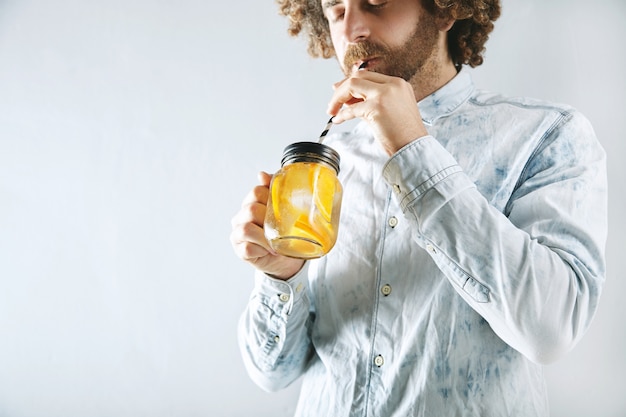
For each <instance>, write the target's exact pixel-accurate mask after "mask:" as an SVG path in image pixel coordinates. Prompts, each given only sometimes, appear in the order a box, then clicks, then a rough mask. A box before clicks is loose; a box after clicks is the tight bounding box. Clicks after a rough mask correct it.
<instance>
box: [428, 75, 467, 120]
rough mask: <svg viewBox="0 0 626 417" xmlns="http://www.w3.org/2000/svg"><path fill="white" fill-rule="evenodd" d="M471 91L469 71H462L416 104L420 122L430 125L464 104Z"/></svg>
mask: <svg viewBox="0 0 626 417" xmlns="http://www.w3.org/2000/svg"><path fill="white" fill-rule="evenodd" d="M473 91H474V82H473V81H472V77H471V75H470V73H469V71H467V70H463V69H462V70H461V71H459V73H458V74H457V75H456V76H455V77H454V78H453V79H452V80H450V81H449V82H448V83H447V84H446V85H444V86H443V87H441V88H440V89H439V90H437V91H435V92H434V93H432V94H431V95H429V96H428V97H425V98H424V99H423V100H422V101H420V102H419V103H418V106H419V109H420V113H421V115H422V120H423V121H424V123H425V124H426V125H432V124H433V123H434V122H435V121H436V120H437V119H439V118H440V117H444V116H447V115H449V114H450V113H452V112H453V111H454V110H456V109H457V108H458V107H459V106H460V105H461V104H463V103H465V102H466V101H467V100H468V99H469V98H470V96H471V95H472V92H473Z"/></svg>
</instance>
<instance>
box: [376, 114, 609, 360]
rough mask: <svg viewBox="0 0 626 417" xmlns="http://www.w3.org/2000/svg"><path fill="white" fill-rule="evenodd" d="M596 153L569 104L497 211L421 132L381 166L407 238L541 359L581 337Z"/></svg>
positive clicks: (601, 193)
mask: <svg viewBox="0 0 626 417" xmlns="http://www.w3.org/2000/svg"><path fill="white" fill-rule="evenodd" d="M511 152H515V150H514V149H512V150H511ZM605 163H606V162H605V153H604V150H603V149H602V147H601V146H600V144H599V143H598V142H597V139H596V137H595V134H594V132H593V129H592V128H591V126H590V125H589V123H588V122H587V120H586V119H585V118H584V117H582V116H580V115H579V114H576V113H575V114H573V115H572V117H570V118H568V119H566V120H564V121H563V122H562V124H561V125H560V126H558V127H557V128H555V129H554V130H553V131H552V132H549V133H548V134H547V136H546V138H545V139H544V140H543V141H542V142H541V143H540V144H539V145H538V146H537V148H536V149H535V150H534V153H533V154H532V155H531V156H530V157H529V160H528V162H527V163H526V166H525V168H524V170H523V173H522V177H521V178H520V180H519V181H518V184H517V186H516V187H515V191H514V192H513V194H512V195H511V197H510V200H509V202H508V204H507V207H506V210H504V211H505V213H502V212H500V211H499V210H497V209H496V208H494V207H493V206H491V205H490V204H489V203H488V201H487V199H486V198H485V197H484V196H483V195H482V194H480V192H479V191H478V189H477V188H476V187H475V185H474V184H473V183H472V181H471V179H470V178H469V177H468V176H467V175H466V174H465V173H464V172H463V170H462V169H461V167H459V165H458V164H457V162H456V161H455V159H454V158H453V156H452V155H451V154H450V153H448V152H447V151H446V149H445V148H444V147H442V146H441V145H440V144H439V143H438V142H437V141H436V140H435V139H434V138H433V137H430V136H427V137H424V138H422V139H419V140H417V141H415V142H413V143H412V144H409V145H407V146H406V147H405V148H403V149H401V150H400V151H399V152H398V153H397V154H395V155H394V156H393V157H392V158H391V159H390V160H389V162H388V163H387V164H386V166H385V168H384V171H383V175H384V177H385V179H386V181H387V182H388V183H389V184H390V186H391V187H393V189H394V191H395V196H396V198H397V201H398V202H399V204H400V206H401V208H402V210H403V211H404V213H405V215H406V216H407V218H408V219H409V221H410V222H411V223H412V224H413V228H414V231H415V232H414V239H415V241H416V242H417V243H418V244H419V245H420V246H422V247H423V248H424V249H426V250H427V251H428V253H429V254H430V256H431V257H432V259H433V260H434V262H435V263H436V264H437V266H438V267H439V269H440V270H441V271H442V272H443V274H444V275H445V276H446V277H447V278H448V280H449V281H450V282H451V283H452V285H453V286H454V288H455V289H456V291H457V292H458V293H459V294H460V295H461V297H463V298H464V300H466V302H467V303H468V304H470V305H471V306H472V308H473V309H474V310H475V311H477V312H478V313H479V314H481V315H482V316H483V317H484V318H485V319H486V320H487V322H488V323H489V324H490V326H491V327H492V329H493V330H494V331H495V332H496V333H497V334H498V336H499V337H500V338H501V339H503V340H504V341H505V342H506V343H508V344H509V345H510V346H512V347H513V348H515V349H517V350H518V351H520V352H521V353H522V354H524V355H526V356H527V357H528V358H529V359H531V360H533V361H535V362H537V363H549V362H552V361H554V360H555V359H558V358H559V357H560V356H562V355H563V354H564V353H565V352H567V351H569V350H570V349H571V348H572V347H573V346H574V344H575V343H576V342H577V341H578V340H579V339H580V338H581V337H582V335H583V334H584V332H585V331H586V329H587V328H588V326H589V324H590V322H591V320H592V318H593V315H594V313H595V311H596V308H597V304H598V299H599V297H600V293H601V289H602V285H603V283H604V275H605V264H604V250H605V242H606V229H607V224H606V221H607V220H606V218H607V196H606V192H607V180H606V165H605Z"/></svg>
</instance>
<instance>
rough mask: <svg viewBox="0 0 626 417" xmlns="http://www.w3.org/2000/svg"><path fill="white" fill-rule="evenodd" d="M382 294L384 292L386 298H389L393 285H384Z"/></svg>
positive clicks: (381, 290)
mask: <svg viewBox="0 0 626 417" xmlns="http://www.w3.org/2000/svg"><path fill="white" fill-rule="evenodd" d="M380 292H382V293H383V295H384V296H385V297H386V296H388V295H389V294H391V285H389V284H385V285H383V287H382V288H381V289H380Z"/></svg>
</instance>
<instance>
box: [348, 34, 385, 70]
mask: <svg viewBox="0 0 626 417" xmlns="http://www.w3.org/2000/svg"><path fill="white" fill-rule="evenodd" d="M388 52H389V51H388V49H387V48H385V47H384V46H382V45H378V44H376V43H373V42H370V41H363V42H359V43H355V44H351V45H349V46H348V48H347V49H346V54H345V56H344V57H343V65H344V68H346V69H349V68H352V67H353V66H354V65H355V64H356V63H357V62H359V61H363V60H365V59H367V58H369V57H372V56H377V57H383V56H385V55H387V54H388Z"/></svg>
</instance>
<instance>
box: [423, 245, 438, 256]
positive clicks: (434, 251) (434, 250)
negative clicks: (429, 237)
mask: <svg viewBox="0 0 626 417" xmlns="http://www.w3.org/2000/svg"><path fill="white" fill-rule="evenodd" d="M426 250H427V251H428V252H430V253H432V254H433V255H434V254H436V253H437V249H435V247H434V246H433V245H431V244H430V243H427V244H426Z"/></svg>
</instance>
